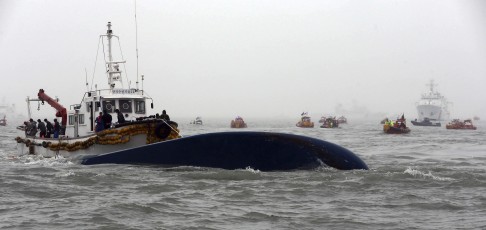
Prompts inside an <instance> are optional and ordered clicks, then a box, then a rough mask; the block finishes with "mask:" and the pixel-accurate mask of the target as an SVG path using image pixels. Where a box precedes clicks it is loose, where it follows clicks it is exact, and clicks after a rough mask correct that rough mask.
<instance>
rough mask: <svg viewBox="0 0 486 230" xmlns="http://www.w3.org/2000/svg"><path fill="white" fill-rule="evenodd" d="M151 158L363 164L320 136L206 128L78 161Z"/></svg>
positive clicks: (215, 163)
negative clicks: (318, 137)
mask: <svg viewBox="0 0 486 230" xmlns="http://www.w3.org/2000/svg"><path fill="white" fill-rule="evenodd" d="M106 163H114V164H151V165H164V166H197V167H214V168H223V169H243V168H247V167H251V168H253V169H258V170H262V171H274V170H294V169H309V168H316V167H319V166H322V165H327V166H330V167H334V168H337V169H342V170H352V169H368V166H367V165H366V164H365V163H364V162H363V161H362V160H361V159H360V158H359V157H357V156H356V155H355V154H354V153H352V152H351V151H349V150H347V149H345V148H343V147H341V146H339V145H336V144H333V143H330V142H326V141H323V140H319V139H315V138H310V137H305V136H298V135H292V134H282V133H267V132H224V133H209V134H201V135H195V136H191V137H184V138H180V139H176V140H170V141H166V142H160V143H156V144H151V145H147V146H143V147H138V148H133V149H128V150H122V151H118V152H113V153H110V154H105V155H101V156H95V157H87V158H85V159H84V160H83V161H82V164H86V165H91V164H106Z"/></svg>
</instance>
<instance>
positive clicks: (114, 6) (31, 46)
mask: <svg viewBox="0 0 486 230" xmlns="http://www.w3.org/2000/svg"><path fill="white" fill-rule="evenodd" d="M137 19H138V46H139V73H140V74H144V75H145V77H146V80H145V83H144V89H145V90H147V92H148V93H149V94H150V95H151V96H152V97H153V98H154V99H155V107H156V110H155V111H153V113H156V112H160V111H161V110H162V109H167V110H168V112H169V114H170V115H171V117H195V116H198V115H199V116H203V117H228V119H231V118H233V117H234V116H236V115H241V116H243V117H275V116H278V117H295V118H296V119H298V118H299V116H300V113H301V112H302V111H308V112H309V114H310V115H311V116H312V117H313V118H314V119H315V120H316V121H317V119H318V117H320V116H321V115H323V114H335V108H336V106H337V105H339V104H341V105H342V106H343V107H344V108H346V109H349V110H352V109H354V108H362V109H365V110H367V111H368V112H369V113H370V114H389V115H394V114H398V113H401V112H405V113H406V116H407V117H408V118H415V117H416V116H417V112H416V110H415V103H416V102H417V101H418V99H419V97H420V94H421V93H423V92H424V91H425V90H426V86H425V84H426V83H427V82H428V81H429V79H434V80H435V81H436V82H437V83H438V84H439V86H438V90H439V91H440V92H441V93H442V94H443V95H445V96H446V97H447V98H448V99H449V100H450V101H451V102H452V103H453V105H452V109H451V111H452V117H458V118H468V117H472V116H474V115H479V116H481V117H482V118H486V103H485V98H486V65H485V63H486V26H485V22H486V2H485V1H480V0H476V1H474V0H471V1H469V0H436V1H430V0H416V1H414V0H412V1H401V0H400V1H398V0H382V1H370V0H356V1H344V0H332V1H322V0H316V1H310V0H309V1H286V0H245V1H236V0H235V1H231V0H212V1H209V0H187V1H159V0H154V1H149V0H139V1H138V2H137ZM108 21H111V22H112V24H113V30H114V33H115V34H117V35H119V36H120V37H121V46H122V50H123V54H124V56H125V60H126V61H127V65H126V68H127V72H128V77H129V78H130V79H131V80H132V82H135V78H136V56H135V22H134V1H131V0H130V1H98V0H83V1H74V0H73V1H70V0H67V1H60V0H59V1H53V0H42V1H34V0H29V1H26V0H0V76H1V79H2V85H3V87H2V91H3V92H1V93H0V98H2V97H5V98H6V100H7V101H9V102H11V103H15V104H17V107H18V108H17V109H18V110H19V111H21V112H24V111H26V107H25V102H24V100H25V97H26V96H35V95H36V93H37V92H38V90H39V88H43V89H45V90H46V93H47V94H48V95H51V96H59V97H60V99H61V102H62V103H63V105H64V106H66V107H68V106H69V105H71V104H75V103H79V102H80V101H81V99H82V95H83V93H84V91H85V90H86V86H85V68H86V69H87V71H88V76H89V81H91V77H92V74H93V71H94V63H95V58H96V51H97V46H98V36H99V35H100V34H104V33H105V32H106V23H107V22H108ZM116 50H118V49H116ZM100 54H101V51H100ZM101 60H102V55H99V56H98V64H97V66H98V68H97V69H96V72H95V74H96V75H95V83H97V84H98V88H101V87H103V88H104V86H106V84H107V83H106V82H107V81H106V76H105V75H104V70H103V69H102V68H103V67H102V66H103V63H102V62H101ZM132 86H134V83H132ZM34 107H36V106H34ZM42 112H46V113H48V114H51V113H52V114H54V111H53V110H52V109H51V108H49V107H48V106H44V107H43V108H42ZM336 115H340V114H336ZM345 115H346V114H345ZM376 116H381V115H376ZM380 119H381V117H376V120H380Z"/></svg>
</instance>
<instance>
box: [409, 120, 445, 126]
mask: <svg viewBox="0 0 486 230" xmlns="http://www.w3.org/2000/svg"><path fill="white" fill-rule="evenodd" d="M411 122H412V124H413V125H415V126H431V127H440V126H441V124H440V122H437V123H432V122H424V121H411Z"/></svg>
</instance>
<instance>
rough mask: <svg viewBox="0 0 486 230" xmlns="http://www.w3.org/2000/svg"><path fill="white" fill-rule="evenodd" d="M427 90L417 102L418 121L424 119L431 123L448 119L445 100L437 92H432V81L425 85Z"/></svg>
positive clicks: (448, 114) (448, 113) (447, 103)
mask: <svg viewBox="0 0 486 230" xmlns="http://www.w3.org/2000/svg"><path fill="white" fill-rule="evenodd" d="M427 86H428V87H429V90H428V91H427V92H426V93H424V94H422V97H421V98H420V100H419V101H418V102H417V112H418V119H419V120H420V121H423V120H425V119H426V118H427V119H428V120H431V121H445V120H448V119H449V116H450V112H449V109H448V105H449V104H450V103H449V102H448V101H447V99H446V98H445V97H444V96H442V95H441V94H440V93H439V92H437V91H435V90H434V86H437V84H434V80H430V83H429V84H427Z"/></svg>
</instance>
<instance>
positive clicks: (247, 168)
mask: <svg viewBox="0 0 486 230" xmlns="http://www.w3.org/2000/svg"><path fill="white" fill-rule="evenodd" d="M245 170H246V171H248V172H251V173H255V174H258V173H260V170H258V169H257V170H255V169H252V168H251V167H250V166H247V167H246V168H245Z"/></svg>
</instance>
